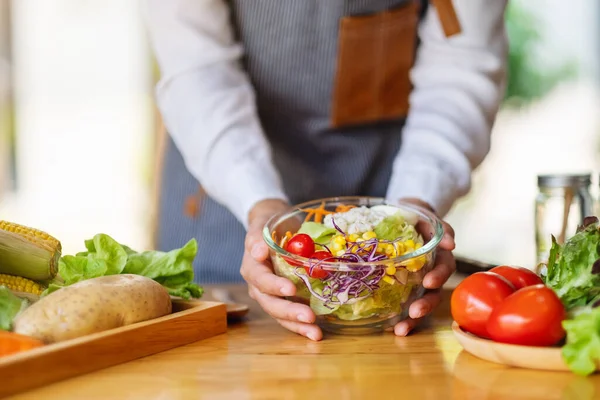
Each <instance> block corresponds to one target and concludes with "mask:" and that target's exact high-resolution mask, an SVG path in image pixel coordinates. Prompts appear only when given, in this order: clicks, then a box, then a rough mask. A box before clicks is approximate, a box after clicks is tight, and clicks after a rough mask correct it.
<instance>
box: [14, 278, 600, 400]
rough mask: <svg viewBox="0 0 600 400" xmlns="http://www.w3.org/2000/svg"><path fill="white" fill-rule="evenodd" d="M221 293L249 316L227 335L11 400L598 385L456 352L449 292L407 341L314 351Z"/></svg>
mask: <svg viewBox="0 0 600 400" xmlns="http://www.w3.org/2000/svg"><path fill="white" fill-rule="evenodd" d="M229 289H231V291H232V293H233V297H234V299H235V300H236V301H237V302H246V303H248V304H250V306H251V312H250V313H249V314H248V316H247V318H246V320H245V321H242V322H238V323H235V324H232V325H230V327H229V330H228V332H227V333H226V334H223V335H220V336H216V337H213V338H210V339H208V340H204V341H200V342H197V343H194V344H191V345H188V346H184V347H180V348H176V349H173V350H170V351H166V352H164V353H160V354H156V355H152V356H149V357H146V358H143V359H139V360H136V361H132V362H129V363H126V364H122V365H118V366H115V367H111V368H107V369H104V370H101V371H97V372H94V373H90V374H88V375H84V376H80V377H77V378H73V379H69V380H66V381H62V382H58V383H55V384H52V385H49V386H45V387H43V388H39V389H36V390H32V391H30V392H26V393H23V394H20V395H17V396H13V397H11V398H12V399H44V400H50V399H61V400H64V399H103V400H104V399H161V400H163V399H165V400H166V399H169V400H170V399H175V400H179V399H215V400H219V399H243V400H245V399H260V400H269V399H303V400H304V399H371V398H373V399H381V398H394V399H402V398H404V399H419V400H420V399H434V400H439V399H453V400H454V399H455V400H470V399H488V400H489V399H544V400H553V399H561V400H565V399H566V400H592V399H598V398H600V375H598V376H593V377H588V378H581V377H577V376H575V375H574V374H571V373H563V372H541V371H532V370H524V369H516V368H508V367H504V366H502V365H496V364H492V363H489V362H486V361H482V360H479V359H477V358H475V357H473V356H471V355H469V354H467V353H464V352H461V347H460V345H459V344H458V342H457V341H456V340H455V339H454V337H453V335H452V332H451V328H450V324H451V318H450V312H449V301H448V299H449V294H450V290H449V289H447V290H445V292H444V294H445V301H444V303H443V304H442V305H441V306H440V307H439V308H438V309H437V310H436V312H435V314H434V315H433V316H432V317H431V318H430V319H429V320H428V321H426V323H425V324H424V325H423V326H422V327H421V328H420V329H419V331H418V332H415V333H413V334H412V335H410V336H408V337H405V338H398V337H395V336H394V335H393V334H392V333H384V334H380V335H371V336H354V337H353V336H330V335H326V336H325V339H324V340H323V341H321V342H318V343H314V342H311V341H309V340H308V339H304V338H302V337H300V336H297V335H295V334H293V333H290V332H288V331H286V330H284V329H283V328H281V327H280V326H279V325H278V324H277V323H276V322H274V321H273V320H271V319H270V318H269V317H268V316H266V315H265V314H264V313H263V312H262V311H261V310H260V308H259V307H258V305H257V304H256V303H254V302H253V301H251V300H250V299H249V297H248V296H247V293H246V291H245V287H243V286H235V287H229ZM206 298H207V299H210V298H211V295H210V287H207V295H206Z"/></svg>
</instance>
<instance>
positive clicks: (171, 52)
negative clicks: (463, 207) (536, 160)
mask: <svg viewBox="0 0 600 400" xmlns="http://www.w3.org/2000/svg"><path fill="white" fill-rule="evenodd" d="M248 1H252V0H248ZM299 1H301V0H299ZM506 4H507V0H454V6H455V9H456V12H457V14H458V17H459V20H460V22H461V27H462V33H461V34H460V35H458V36H454V37H451V38H446V37H445V36H444V34H443V31H442V29H441V25H440V22H439V19H438V16H437V13H436V10H435V8H434V7H433V6H430V7H429V9H428V11H427V15H426V16H425V18H424V20H423V22H422V23H421V25H420V28H419V37H420V39H421V44H420V47H419V50H418V53H417V59H416V62H415V65H414V67H413V69H412V73H411V79H412V83H413V86H414V89H413V92H412V94H411V97H410V111H409V115H408V118H407V122H406V125H405V127H404V132H403V140H402V148H401V150H400V152H399V153H398V155H397V156H396V159H395V161H394V165H393V172H392V176H391V179H390V182H389V186H388V190H387V194H386V198H387V199H388V200H389V201H396V200H398V199H400V198H403V197H414V198H419V199H421V200H423V201H425V202H427V203H429V204H430V205H432V206H433V207H434V208H435V209H436V210H437V212H438V213H439V214H440V215H442V216H443V215H445V214H446V213H447V212H448V211H449V209H450V208H451V206H452V204H453V203H454V202H455V201H456V200H457V199H458V198H459V197H461V196H462V195H464V194H466V193H467V192H468V191H469V190H470V187H471V174H472V170H473V169H474V168H475V167H477V166H478V165H479V164H480V163H481V162H482V161H483V159H484V157H485V156H486V155H487V153H488V152H489V148H490V134H491V129H492V125H493V122H494V118H495V115H496V113H497V111H498V108H499V105H500V102H501V100H502V97H503V93H504V80H505V75H506V59H507V48H508V44H507V37H506V33H505V26H504V11H505V8H506ZM145 6H146V7H145V11H146V13H145V14H146V22H147V26H148V28H149V32H150V37H151V42H152V44H153V47H154V51H155V54H156V57H157V60H158V63H159V66H160V69H161V79H160V81H159V83H158V85H157V88H156V96H157V103H158V107H159V109H160V111H161V114H162V116H163V120H164V123H165V126H166V127H167V129H168V131H169V133H170V135H171V136H172V138H173V140H174V142H175V144H176V145H177V147H178V149H179V150H180V152H181V153H182V156H183V158H184V161H185V164H186V166H187V168H188V170H189V171H190V173H191V174H192V175H193V176H194V177H195V178H196V179H198V181H199V182H200V184H201V185H202V186H203V188H204V190H205V191H206V192H207V193H209V194H210V195H211V197H213V198H214V199H215V200H216V201H218V202H219V203H221V204H223V205H224V206H225V207H227V208H228V209H229V210H230V211H231V212H232V213H233V214H234V215H235V216H236V218H237V219H238V220H239V221H240V222H241V223H242V224H243V225H244V226H247V223H248V221H247V218H248V212H249V211H250V210H251V208H252V207H253V205H254V204H256V203H257V202H258V201H260V200H263V199H269V198H278V199H283V200H286V201H287V200H288V199H287V196H286V194H285V193H284V191H283V188H282V184H281V178H280V176H279V173H278V171H277V170H276V168H275V166H274V164H273V162H272V160H271V148H270V145H269V143H268V141H267V139H266V136H265V134H264V132H263V130H262V127H261V123H260V120H259V118H258V114H257V109H256V105H255V98H254V92H253V88H252V85H251V84H250V81H249V79H248V77H247V75H246V73H245V71H244V70H243V68H242V67H241V64H240V58H241V56H242V51H243V49H242V47H241V45H240V43H238V42H236V41H235V38H234V34H233V27H232V26H231V23H230V19H229V17H230V10H229V7H228V6H227V4H226V2H225V0H146V1H145Z"/></svg>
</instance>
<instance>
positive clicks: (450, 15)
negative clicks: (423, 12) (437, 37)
mask: <svg viewBox="0 0 600 400" xmlns="http://www.w3.org/2000/svg"><path fill="white" fill-rule="evenodd" d="M431 3H433V6H434V7H435V9H436V10H437V13H438V16H439V18H440V22H441V23H442V29H444V34H445V35H446V37H450V36H454V35H458V34H459V33H461V32H462V28H461V26H460V21H459V20H458V16H457V15H456V10H455V9H454V4H452V0H431Z"/></svg>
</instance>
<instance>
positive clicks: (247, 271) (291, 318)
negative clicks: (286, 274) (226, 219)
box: [240, 200, 323, 341]
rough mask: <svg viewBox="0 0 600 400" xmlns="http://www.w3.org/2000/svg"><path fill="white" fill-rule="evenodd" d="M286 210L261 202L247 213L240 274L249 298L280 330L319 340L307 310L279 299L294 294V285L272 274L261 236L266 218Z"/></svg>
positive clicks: (276, 202)
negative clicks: (247, 220)
mask: <svg viewBox="0 0 600 400" xmlns="http://www.w3.org/2000/svg"><path fill="white" fill-rule="evenodd" d="M288 207H289V206H288V204H286V203H285V202H283V201H281V200H263V201H261V202H259V203H257V204H256V205H255V206H254V208H253V209H252V210H251V211H250V214H249V216H248V217H249V218H248V219H249V223H248V232H247V234H246V241H245V246H244V247H245V249H244V256H243V259H242V266H241V269H240V273H241V274H242V277H243V278H244V279H245V280H246V282H248V293H249V295H250V297H251V298H253V299H254V300H256V301H257V302H258V304H259V305H260V306H261V307H262V308H263V310H265V312H267V314H269V315H270V316H272V317H273V318H275V320H276V321H277V322H278V323H279V324H280V325H281V326H283V327H284V328H286V329H289V330H290V331H292V332H295V333H298V334H300V335H303V336H306V337H307V338H309V339H311V340H314V341H319V340H321V339H322V338H323V333H322V332H321V329H320V328H319V327H318V326H316V325H315V324H314V322H315V318H316V316H315V313H314V312H313V311H312V310H311V309H310V307H309V306H307V305H304V304H300V303H294V302H291V301H288V300H285V299H283V298H281V296H293V295H295V294H296V286H294V284H293V283H292V282H290V281H289V280H288V279H285V278H282V277H279V276H277V275H275V274H274V273H273V266H272V265H271V261H270V260H269V247H268V246H267V244H266V243H265V242H264V240H263V236H262V230H263V228H264V226H265V224H266V223H267V221H268V220H269V218H271V217H272V216H273V215H274V214H276V213H278V212H280V211H283V210H286V209H288Z"/></svg>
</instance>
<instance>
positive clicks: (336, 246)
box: [331, 243, 344, 251]
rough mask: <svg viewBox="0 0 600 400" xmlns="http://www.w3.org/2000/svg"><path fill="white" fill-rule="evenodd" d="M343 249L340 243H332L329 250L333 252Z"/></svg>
mask: <svg viewBox="0 0 600 400" xmlns="http://www.w3.org/2000/svg"><path fill="white" fill-rule="evenodd" d="M343 249H344V245H343V244H340V243H333V245H332V246H331V250H333V251H339V250H343Z"/></svg>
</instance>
